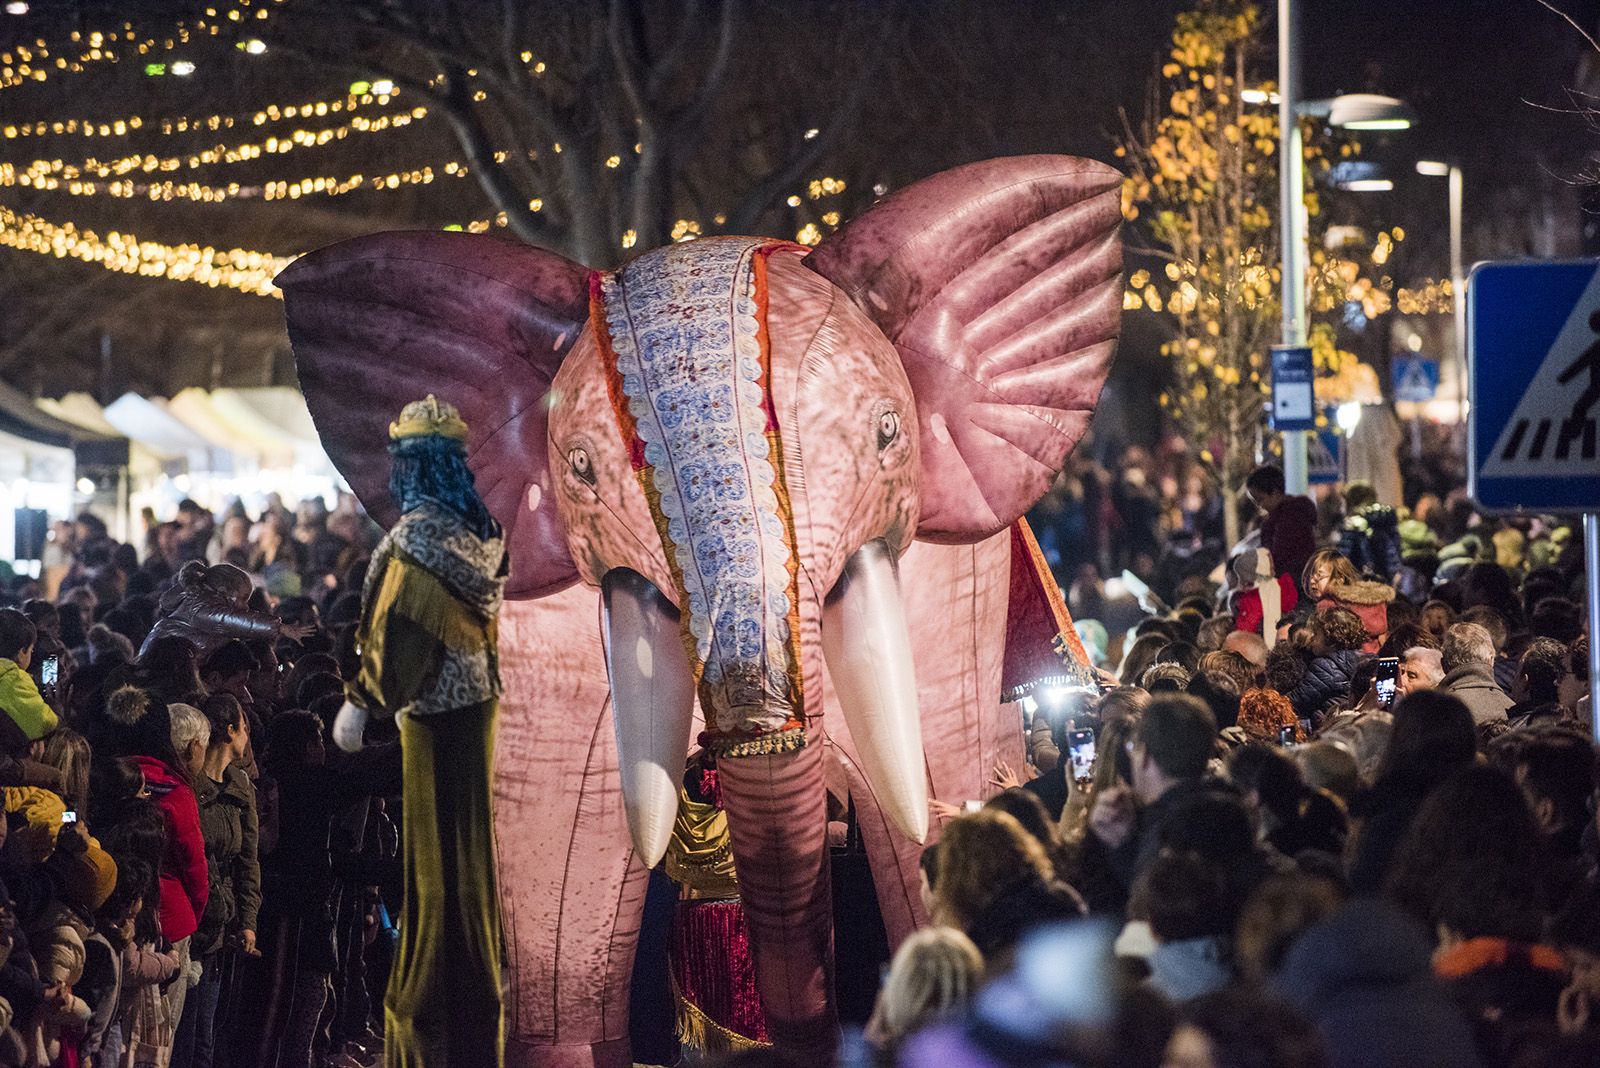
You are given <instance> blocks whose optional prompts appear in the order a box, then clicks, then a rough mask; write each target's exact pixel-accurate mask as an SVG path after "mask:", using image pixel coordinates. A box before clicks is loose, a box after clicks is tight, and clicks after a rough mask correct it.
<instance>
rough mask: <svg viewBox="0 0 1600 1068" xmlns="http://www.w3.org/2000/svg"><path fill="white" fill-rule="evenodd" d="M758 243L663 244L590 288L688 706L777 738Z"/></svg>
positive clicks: (775, 558) (781, 622)
mask: <svg viewBox="0 0 1600 1068" xmlns="http://www.w3.org/2000/svg"><path fill="white" fill-rule="evenodd" d="M763 244H766V242H763V241H759V240H750V239H745V238H728V239H710V240H699V241H692V242H687V243H684V244H677V245H668V246H667V247H665V248H660V249H656V250H654V251H653V252H650V253H647V254H646V255H644V256H641V257H640V258H639V259H637V260H635V261H634V262H633V263H631V264H629V265H628V266H627V267H625V268H623V269H622V270H621V271H620V272H617V273H615V274H611V275H607V276H605V278H604V279H603V280H602V283H601V286H602V290H601V292H602V298H603V300H604V304H605V314H606V325H607V329H608V332H609V334H610V341H611V347H612V350H613V351H614V353H615V355H616V361H617V373H618V376H619V378H620V380H621V388H622V394H623V396H624V397H625V398H626V399H627V403H628V408H629V412H630V413H631V414H632V416H633V419H634V423H635V427H636V431H637V434H638V437H639V439H640V442H641V444H642V445H643V450H644V453H643V455H644V461H645V464H646V465H647V467H648V468H649V469H650V474H651V476H652V477H651V478H650V480H649V483H650V485H653V488H654V491H655V495H656V496H657V497H659V500H658V501H657V500H652V502H651V503H652V506H653V507H658V508H659V509H660V516H659V517H660V519H662V520H664V524H665V528H666V533H665V536H664V538H663V542H664V547H665V549H666V551H667V553H668V554H669V557H671V560H672V563H673V565H674V570H675V571H676V572H677V574H678V576H680V578H681V581H682V583H683V593H684V599H685V602H686V606H687V611H686V613H685V625H686V628H687V632H688V635H689V639H690V641H691V642H692V652H693V656H694V662H695V665H694V666H695V668H696V670H697V671H698V672H700V676H701V685H700V701H701V705H702V706H703V711H704V713H705V717H706V723H707V725H708V726H709V727H711V728H712V729H713V730H714V731H718V732H724V733H726V732H740V733H765V732H768V731H774V730H779V729H782V728H783V727H784V726H785V725H786V724H787V723H789V722H790V720H791V719H792V718H793V717H794V716H795V715H796V714H797V713H798V711H799V694H797V693H795V692H794V690H795V684H794V681H793V680H794V679H795V678H796V677H797V669H796V663H795V654H794V650H793V648H792V642H791V638H792V637H793V636H792V635H791V634H790V623H789V614H790V609H791V603H790V567H791V563H792V558H793V553H794V548H793V546H792V545H791V543H790V537H789V530H788V525H787V523H786V522H785V519H784V516H783V514H782V512H781V511H780V506H779V499H778V494H777V493H776V492H775V487H776V486H777V484H778V480H779V478H780V471H779V465H778V463H777V458H775V457H774V456H773V455H772V454H771V451H772V450H771V444H770V442H771V440H772V439H770V438H769V437H768V434H767V429H768V427H767V422H768V417H767V398H766V393H765V382H764V370H763V366H762V352H761V339H760V327H761V324H760V322H759V321H758V305H757V301H756V294H755V280H754V271H755V268H754V259H755V256H756V255H757V252H758V250H759V249H760V248H761V247H762V245H763ZM647 488H649V486H647Z"/></svg>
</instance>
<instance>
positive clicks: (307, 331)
mask: <svg viewBox="0 0 1600 1068" xmlns="http://www.w3.org/2000/svg"><path fill="white" fill-rule="evenodd" d="M277 284H278V286H279V287H280V288H282V290H283V297H284V308H285V312H286V314H287V317H288V320H289V338H290V340H291V341H292V342H293V343H294V353H295V362H296V366H297V368H298V370H299V373H300V386H301V388H302V389H303V390H304V391H305V395H306V403H307V405H308V406H309V407H310V409H311V417H312V419H313V420H314V421H315V422H316V425H317V431H318V433H319V434H321V436H322V442H323V445H324V447H325V448H326V449H327V450H328V455H329V457H331V458H332V460H333V462H334V463H335V464H336V465H338V468H339V470H340V471H341V472H342V473H343V474H344V476H345V478H347V479H348V480H349V481H350V485H351V487H352V488H353V489H354V490H355V492H356V495H357V496H358V497H360V498H361V501H362V503H363V504H365V505H366V507H367V511H368V512H369V513H371V515H372V516H373V517H374V518H375V519H377V520H378V521H379V522H380V523H383V524H384V525H386V526H387V525H389V524H390V523H392V522H393V521H394V520H395V519H396V517H397V516H396V511H395V505H394V502H393V501H391V500H390V499H389V490H388V481H389V456H388V452H387V450H386V446H387V444H388V441H389V422H390V421H391V420H392V419H394V418H395V416H396V415H397V414H398V413H399V411H400V409H401V407H403V406H404V405H405V404H406V403H407V402H408V401H413V400H418V399H420V398H421V397H423V396H425V395H426V394H428V393H434V394H437V395H438V397H439V398H440V399H441V400H445V401H449V402H450V403H451V404H454V405H455V406H456V407H457V408H459V409H460V411H461V415H462V417H463V418H465V419H466V421H467V424H468V426H469V427H470V428H471V436H470V439H469V440H468V442H467V450H468V458H469V462H470V464H471V466H472V471H473V474H474V475H476V476H477V482H478V490H479V492H480V493H481V494H482V495H483V499H484V502H485V503H486V504H487V505H488V506H489V510H490V511H491V512H493V513H494V516H495V518H496V519H498V520H500V523H501V525H503V526H504V527H505V530H506V542H507V545H508V546H509V548H510V554H511V576H510V579H509V581H508V583H507V587H506V593H507V594H508V595H510V596H513V597H537V596H540V595H542V594H546V593H553V592H554V591H556V590H559V589H561V588H562V587H564V586H567V585H569V584H571V583H572V582H573V581H575V580H576V579H577V569H576V568H575V567H574V566H573V563H572V558H571V556H570V555H569V554H568V551H567V542H566V536H565V532H564V530H563V529H562V524H561V517H560V515H559V514H558V513H557V511H556V508H555V502H554V501H553V500H547V499H545V498H546V497H547V496H548V494H547V493H546V490H547V489H548V486H547V483H548V481H549V478H550V474H549V465H548V463H547V462H546V452H547V448H548V441H549V435H548V432H547V421H548V410H547V407H546V404H545V396H546V394H547V393H548V392H549V389H550V380H551V379H552V378H553V377H555V373H556V370H557V369H558V368H559V367H560V366H561V361H562V358H563V357H565V356H566V354H567V351H568V350H569V349H570V348H571V347H572V345H573V342H575V341H576V340H577V338H578V334H579V332H580V331H581V330H582V329H583V324H584V322H585V321H586V320H587V317H588V299H589V297H588V293H589V290H588V272H587V271H585V269H584V268H582V267H580V266H579V265H578V264H575V263H572V262H570V261H568V260H565V259H562V258H561V257H560V256H557V255H555V254H553V253H550V252H545V251H543V250H541V249H537V248H532V247H530V246H526V245H514V244H509V243H507V242H504V241H498V240H496V239H494V238H490V237H480V236H477V235H473V234H457V233H434V232H400V233H387V234H374V235H372V236H370V237H361V238H356V239H355V240H352V241H344V242H340V243H339V244H337V245H331V246H329V247H328V248H325V249H321V250H319V251H317V252H313V253H312V254H310V255H309V256H305V257H303V258H302V259H299V260H296V261H295V262H294V263H293V264H292V265H291V266H290V267H289V268H288V269H287V270H285V271H284V272H283V273H282V274H280V275H279V276H278V278H277Z"/></svg>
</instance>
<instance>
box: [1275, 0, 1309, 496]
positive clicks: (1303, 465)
mask: <svg viewBox="0 0 1600 1068" xmlns="http://www.w3.org/2000/svg"><path fill="white" fill-rule="evenodd" d="M1297 18H1298V16H1297V14H1296V12H1295V5H1294V0H1278V182H1279V197H1280V204H1279V211H1280V212H1281V213H1282V215H1281V218H1280V224H1279V229H1280V233H1281V237H1280V241H1281V243H1282V245H1283V281H1282V286H1283V336H1282V343H1283V344H1285V345H1304V344H1305V343H1306V258H1307V254H1306V215H1305V210H1306V198H1305V152H1304V151H1303V149H1302V147H1301V144H1300V111H1299V102H1300V48H1299V44H1300V42H1299V36H1300V34H1299V30H1300V27H1299V26H1298V25H1297V22H1296V19H1297ZM1307 442H1308V438H1307V432H1306V431H1304V430H1289V431H1285V432H1284V435H1283V477H1284V481H1285V483H1287V488H1288V492H1289V493H1291V494H1303V493H1305V492H1306V490H1307V488H1308V487H1309V485H1310V483H1309V481H1308V476H1309V471H1308V470H1307V457H1306V448H1307Z"/></svg>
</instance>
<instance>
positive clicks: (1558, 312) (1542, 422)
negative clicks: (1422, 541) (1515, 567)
mask: <svg viewBox="0 0 1600 1068" xmlns="http://www.w3.org/2000/svg"><path fill="white" fill-rule="evenodd" d="M1467 316H1468V319H1469V328H1468V333H1467V338H1468V356H1469V362H1470V372H1471V389H1472V393H1471V398H1472V408H1471V418H1470V421H1469V423H1468V427H1467V430H1468V441H1469V446H1468V459H1469V463H1468V485H1469V488H1470V490H1471V493H1472V497H1473V499H1474V500H1475V501H1476V502H1477V503H1478V504H1479V506H1481V507H1483V508H1485V509H1488V510H1491V511H1519V510H1526V511H1537V512H1585V511H1587V512H1592V511H1596V510H1600V450H1597V444H1600V443H1597V441H1596V438H1597V435H1600V260H1581V261H1579V260H1570V261H1557V262H1516V263H1485V264H1480V265H1479V266H1478V267H1477V268H1476V269H1474V270H1473V272H1472V276H1471V279H1470V281H1469V284H1468V286H1467Z"/></svg>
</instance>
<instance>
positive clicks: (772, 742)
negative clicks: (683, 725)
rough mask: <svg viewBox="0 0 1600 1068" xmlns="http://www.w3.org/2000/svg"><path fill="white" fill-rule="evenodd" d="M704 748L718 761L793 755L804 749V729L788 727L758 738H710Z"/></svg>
mask: <svg viewBox="0 0 1600 1068" xmlns="http://www.w3.org/2000/svg"><path fill="white" fill-rule="evenodd" d="M706 747H707V748H709V749H710V750H711V751H712V752H713V753H715V754H716V755H717V757H718V758H719V759H720V758H722V757H742V756H776V755H777V754H779V753H793V752H795V751H796V750H798V749H804V748H805V747H806V729H805V728H804V727H790V728H789V729H788V730H784V731H777V732H775V733H773V734H763V735H761V736H760V737H758V738H711V739H709V740H708V741H707V743H706Z"/></svg>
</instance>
